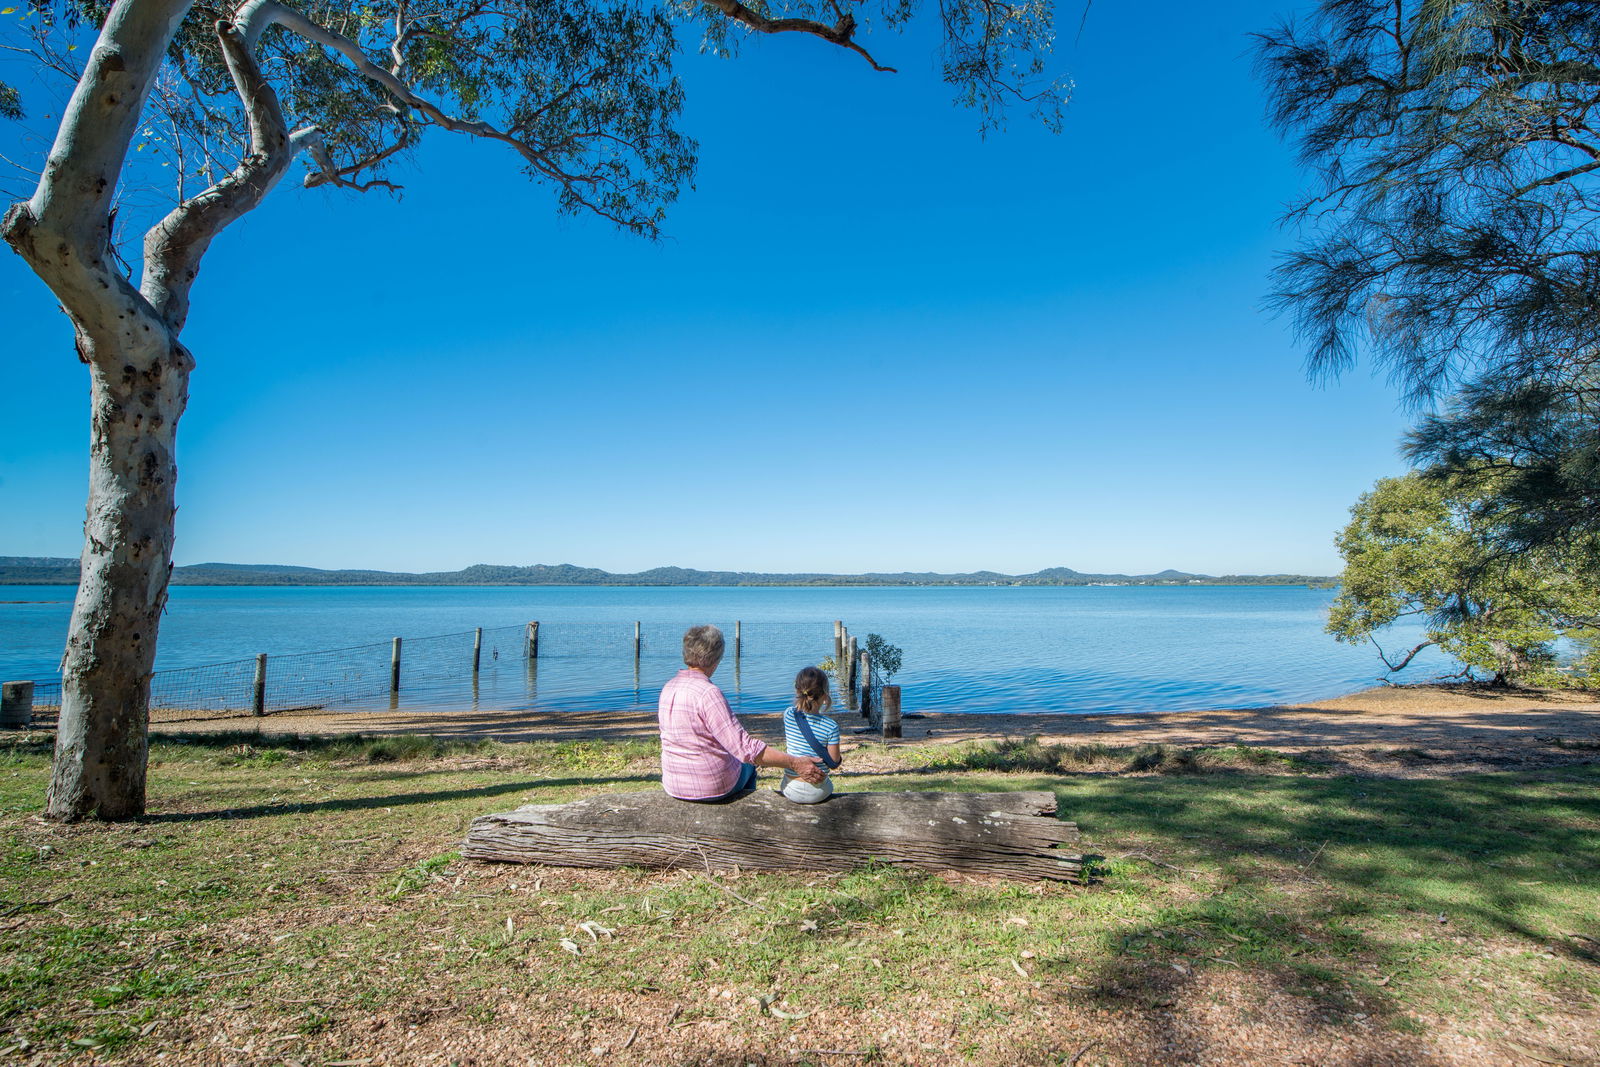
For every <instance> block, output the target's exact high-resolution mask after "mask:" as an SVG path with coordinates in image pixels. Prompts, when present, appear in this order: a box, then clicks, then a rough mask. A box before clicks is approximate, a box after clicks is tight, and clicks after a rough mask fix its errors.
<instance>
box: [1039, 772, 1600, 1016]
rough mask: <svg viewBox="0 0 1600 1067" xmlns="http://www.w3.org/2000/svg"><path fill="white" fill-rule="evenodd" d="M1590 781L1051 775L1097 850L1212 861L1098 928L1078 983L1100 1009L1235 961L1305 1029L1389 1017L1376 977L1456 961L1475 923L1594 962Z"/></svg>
mask: <svg viewBox="0 0 1600 1067" xmlns="http://www.w3.org/2000/svg"><path fill="white" fill-rule="evenodd" d="M1597 784H1600V768H1594V767H1581V768H1562V769H1559V770H1556V769H1552V770H1549V771H1543V772H1537V773H1524V774H1479V775H1467V776H1462V777H1458V778H1453V779H1449V780H1439V779H1427V780H1395V779H1370V778H1307V777H1260V778H1256V779H1254V780H1252V781H1250V782H1249V783H1248V789H1244V790H1241V789H1240V787H1239V783H1238V782H1234V781H1226V780H1222V781H1219V780H1217V779H1216V778H1214V777H1211V776H1187V777H1146V778H1121V779H1115V778H1113V779H1100V780H1097V781H1096V782H1094V783H1093V785H1092V787H1086V788H1073V786H1072V785H1070V784H1066V785H1063V784H1061V783H1059V782H1058V783H1057V786H1056V792H1057V796H1058V798H1059V803H1060V806H1061V810H1062V813H1063V815H1064V816H1065V817H1068V818H1075V819H1077V820H1078V821H1080V823H1082V824H1084V826H1085V829H1086V831H1087V836H1088V837H1089V838H1091V839H1097V841H1098V844H1099V846H1100V847H1101V848H1102V849H1104V850H1105V851H1108V852H1111V853H1113V854H1115V853H1117V852H1119V851H1122V849H1121V848H1107V847H1106V846H1107V844H1108V843H1109V842H1111V841H1115V840H1117V839H1119V838H1120V839H1122V841H1123V842H1124V847H1126V846H1127V845H1131V844H1133V843H1135V842H1138V843H1141V844H1142V843H1143V842H1147V841H1153V842H1162V843H1167V844H1168V845H1169V847H1170V845H1171V844H1175V843H1176V842H1177V841H1179V840H1187V841H1192V842H1194V846H1193V853H1194V854H1195V855H1198V856H1199V857H1200V858H1199V859H1189V858H1187V856H1185V855H1182V854H1175V855H1173V856H1170V857H1168V858H1170V859H1173V860H1174V861H1175V862H1174V863H1173V864H1172V866H1174V867H1179V868H1180V869H1181V868H1182V867H1184V866H1188V865H1192V864H1195V863H1201V864H1203V863H1205V862H1206V861H1208V860H1209V861H1210V862H1212V863H1215V864H1216V865H1217V866H1218V867H1219V868H1220V870H1219V872H1218V873H1219V874H1220V876H1221V881H1220V883H1218V884H1217V885H1215V886H1213V887H1211V889H1210V891H1209V892H1208V893H1206V894H1205V895H1203V896H1198V897H1197V896H1195V895H1192V894H1186V895H1185V898H1178V899H1175V900H1174V902H1173V903H1172V904H1171V905H1169V906H1167V907H1164V908H1162V909H1161V911H1160V913H1159V915H1158V916H1157V917H1156V918H1155V919H1154V920H1152V921H1148V922H1143V923H1139V924H1135V925H1131V926H1129V927H1127V928H1126V929H1123V930H1119V931H1117V932H1116V933H1115V934H1107V936H1106V944H1105V946H1104V947H1105V951H1104V953H1103V954H1102V955H1101V956H1100V957H1099V959H1098V961H1097V962H1096V963H1095V964H1094V965H1093V966H1092V967H1091V968H1089V969H1088V973H1087V975H1086V977H1087V978H1088V984H1089V987H1090V988H1091V989H1092V990H1094V992H1095V995H1096V996H1099V997H1101V998H1102V999H1103V1000H1104V1001H1105V1003H1106V1005H1107V1006H1108V1007H1112V1006H1118V1005H1126V1004H1128V1003H1130V1002H1134V1001H1147V1000H1150V999H1151V998H1152V996H1155V997H1156V998H1158V999H1159V998H1161V997H1173V996H1176V997H1180V998H1181V997H1182V995H1183V990H1184V989H1185V988H1186V987H1188V986H1191V985H1193V984H1194V983H1195V982H1196V981H1197V980H1198V975H1199V974H1200V973H1201V972H1202V971H1205V970H1208V969H1216V968H1218V967H1219V966H1220V967H1238V968H1242V969H1244V970H1245V971H1247V972H1248V973H1249V974H1250V975H1252V976H1253V977H1254V978H1256V979H1264V980H1266V981H1269V982H1270V983H1271V984H1272V986H1273V987H1274V988H1276V989H1277V990H1279V991H1281V992H1284V993H1287V994H1290V995H1292V996H1293V997H1294V998H1296V1002H1297V1003H1301V1004H1304V1005H1307V1006H1308V1011H1309V1014H1307V1016H1306V1025H1308V1026H1324V1025H1334V1024H1340V1023H1343V1022H1346V1021H1352V1020H1357V1019H1360V1018H1363V1017H1366V1016H1376V1017H1379V1018H1396V1017H1399V1016H1401V1015H1403V1014H1405V1007H1404V1004H1403V1003H1402V1002H1401V1001H1400V1000H1399V999H1398V998H1397V997H1396V996H1395V994H1394V992H1393V990H1392V988H1386V987H1388V982H1389V977H1390V976H1392V975H1395V974H1399V975H1401V976H1402V977H1403V979H1409V978H1425V977H1426V976H1427V975H1429V974H1430V973H1432V969H1433V968H1434V967H1435V965H1436V964H1437V965H1439V966H1453V965H1456V964H1459V963H1460V961H1461V960H1462V959H1464V958H1465V957H1466V956H1467V955H1468V954H1469V949H1470V950H1471V951H1472V952H1476V951H1477V950H1476V949H1472V947H1471V946H1472V944H1473V942H1475V941H1477V940H1478V939H1480V938H1483V937H1486V936H1487V937H1510V938H1512V939H1513V940H1514V941H1520V942H1521V943H1522V945H1523V947H1524V950H1525V951H1526V952H1528V953H1532V954H1534V955H1535V956H1540V955H1543V954H1544V953H1546V952H1548V953H1550V954H1552V955H1554V956H1559V957H1562V958H1564V960H1565V961H1568V962H1570V963H1573V964H1576V965H1579V966H1582V967H1585V968H1596V967H1600V953H1597V952H1596V951H1595V948H1596V943H1595V942H1592V941H1589V940H1587V938H1591V937H1595V936H1600V929H1587V928H1586V927H1593V926H1594V925H1595V919H1594V914H1595V909H1594V908H1593V907H1591V906H1590V905H1589V904H1586V903H1584V902H1583V901H1582V900H1581V899H1576V900H1575V899H1574V894H1583V893H1587V894H1589V895H1590V896H1591V897H1593V895H1594V890H1593V889H1592V888H1591V887H1593V886H1595V885H1597V884H1600V834H1597V833H1596V828H1597V827H1600V791H1597V790H1596V789H1595V788H1594V786H1595V785H1597ZM1151 847H1152V848H1157V849H1158V848H1160V847H1161V846H1160V845H1155V846H1151ZM1174 851H1175V852H1181V851H1187V850H1186V849H1182V848H1181V847H1180V849H1178V850H1174ZM1140 855H1141V854H1140V853H1137V852H1135V853H1126V852H1124V853H1123V858H1128V857H1129V856H1140ZM1144 858H1146V859H1150V858H1153V857H1151V856H1149V855H1148V854H1145V855H1144ZM1155 862H1157V863H1161V862H1162V861H1161V860H1160V859H1159V858H1155ZM1591 903H1592V902H1591ZM1574 926H1576V927H1579V929H1576V930H1573V929H1571V927H1574ZM1184 961H1187V964H1184ZM1174 963H1178V964H1180V965H1181V966H1177V967H1175V966H1174ZM1053 964H1054V965H1055V966H1058V967H1061V968H1062V969H1064V970H1065V969H1070V968H1071V966H1072V963H1071V961H1068V960H1056V961H1053ZM1185 967H1186V968H1187V969H1185ZM1080 973H1081V972H1080ZM1591 973H1593V972H1591ZM1466 995H1468V996H1469V997H1470V996H1471V993H1470V992H1468V993H1467V994H1466ZM1483 995H1488V994H1482V993H1480V994H1479V996H1480V998H1481V996H1483ZM1481 1006H1482V1004H1480V1007H1481Z"/></svg>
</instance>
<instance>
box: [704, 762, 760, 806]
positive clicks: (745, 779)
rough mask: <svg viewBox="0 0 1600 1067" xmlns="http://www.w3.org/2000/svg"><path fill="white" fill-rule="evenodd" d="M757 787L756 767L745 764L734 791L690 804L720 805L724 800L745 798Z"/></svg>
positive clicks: (734, 785) (734, 784)
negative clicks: (745, 795)
mask: <svg viewBox="0 0 1600 1067" xmlns="http://www.w3.org/2000/svg"><path fill="white" fill-rule="evenodd" d="M755 787H756V765H755V764H754V763H746V764H744V770H742V771H740V772H739V780H738V781H737V782H734V783H733V788H732V789H730V790H728V791H727V792H726V793H724V794H722V795H721V796H720V797H701V798H700V799H698V800H693V801H690V803H692V804H720V803H722V802H723V801H724V800H732V799H733V798H734V797H740V796H744V794H746V793H748V792H750V790H752V789H754V788H755Z"/></svg>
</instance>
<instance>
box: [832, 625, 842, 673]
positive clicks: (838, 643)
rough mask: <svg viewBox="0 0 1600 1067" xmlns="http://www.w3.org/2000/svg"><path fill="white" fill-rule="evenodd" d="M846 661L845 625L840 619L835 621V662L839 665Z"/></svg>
mask: <svg viewBox="0 0 1600 1067" xmlns="http://www.w3.org/2000/svg"><path fill="white" fill-rule="evenodd" d="M842 659H844V623H843V622H841V621H840V620H838V619H834V620H833V662H834V663H835V664H837V663H838V662H839V661H840V660H842Z"/></svg>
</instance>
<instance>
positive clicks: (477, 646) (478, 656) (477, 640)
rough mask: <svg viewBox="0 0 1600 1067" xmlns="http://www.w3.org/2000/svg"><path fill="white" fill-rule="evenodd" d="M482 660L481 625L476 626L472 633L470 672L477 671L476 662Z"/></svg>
mask: <svg viewBox="0 0 1600 1067" xmlns="http://www.w3.org/2000/svg"><path fill="white" fill-rule="evenodd" d="M482 662H483V627H481V626H480V627H478V629H477V630H476V632H474V633H473V635H472V673H473V674H477V673H478V664H480V663H482Z"/></svg>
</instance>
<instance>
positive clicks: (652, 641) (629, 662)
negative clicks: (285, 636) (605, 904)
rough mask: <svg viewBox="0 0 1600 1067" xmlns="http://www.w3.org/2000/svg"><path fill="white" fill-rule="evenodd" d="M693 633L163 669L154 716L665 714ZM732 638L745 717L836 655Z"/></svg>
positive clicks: (51, 690)
mask: <svg viewBox="0 0 1600 1067" xmlns="http://www.w3.org/2000/svg"><path fill="white" fill-rule="evenodd" d="M683 630H684V627H682V626H672V627H667V626H661V625H656V626H655V627H653V628H651V629H648V630H646V629H643V628H641V627H640V626H639V625H638V624H636V623H617V622H603V623H597V622H574V623H564V622H555V623H551V622H544V623H540V624H537V627H536V629H535V628H534V626H524V625H514V626H500V627H493V628H486V629H483V630H466V631H462V632H459V633H451V634H440V635H434V636H429V637H416V638H413V637H406V638H400V639H395V640H391V641H380V642H373V643H370V644H363V645H354V646H349V647H345V648H337V649H325V650H319V651H315V652H302V653H292V654H269V655H265V656H259V657H255V658H251V659H237V660H229V661H225V662H220V663H211V664H205V665H202V666H195V667H183V668H176V669H169V670H160V671H156V672H155V673H154V674H153V675H152V677H151V681H150V717H151V720H152V721H154V722H183V721H194V720H203V719H218V718H234V717H244V716H253V715H258V714H264V715H270V714H274V713H281V712H289V711H308V710H311V711H321V710H327V711H383V710H405V711H448V710H478V709H488V708H492V709H496V710H508V711H516V710H544V711H564V710H570V711H576V710H585V711H587V710H602V709H612V710H634V709H639V708H644V707H654V703H655V698H656V694H657V692H658V691H659V689H660V687H661V685H662V684H664V683H665V682H666V680H667V679H669V678H670V677H672V675H673V674H674V673H676V672H677V670H678V669H680V668H681V666H682V662H681V651H682V645H681V638H682V634H683ZM724 630H725V635H726V637H727V642H728V647H727V653H726V655H725V656H724V659H723V664H722V666H721V667H720V668H719V673H718V675H717V682H718V684H719V686H721V687H722V689H723V691H724V692H725V693H726V694H727V697H728V700H729V702H730V704H732V705H733V707H734V709H735V710H736V711H766V710H773V711H777V710H782V708H783V706H784V704H785V703H787V701H788V700H789V699H790V698H791V697H792V695H793V680H794V675H795V672H796V671H798V670H799V668H800V667H802V666H806V665H808V664H815V663H818V662H821V661H822V660H823V659H824V658H825V657H826V654H827V650H828V644H827V633H828V631H827V628H826V626H825V625H823V624H806V623H795V622H792V621H775V622H755V623H745V622H735V623H734V624H733V625H732V626H731V627H724ZM532 634H536V635H537V643H536V644H533V643H532V642H531V641H530V636H531V635H532ZM397 646H398V647H397ZM535 653H536V654H535ZM60 704H61V681H60V678H59V677H56V678H45V679H39V680H36V682H35V687H34V721H35V722H36V723H40V724H46V723H48V722H49V721H50V720H52V719H54V718H55V715H56V713H57V712H58V710H59V708H60Z"/></svg>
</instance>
